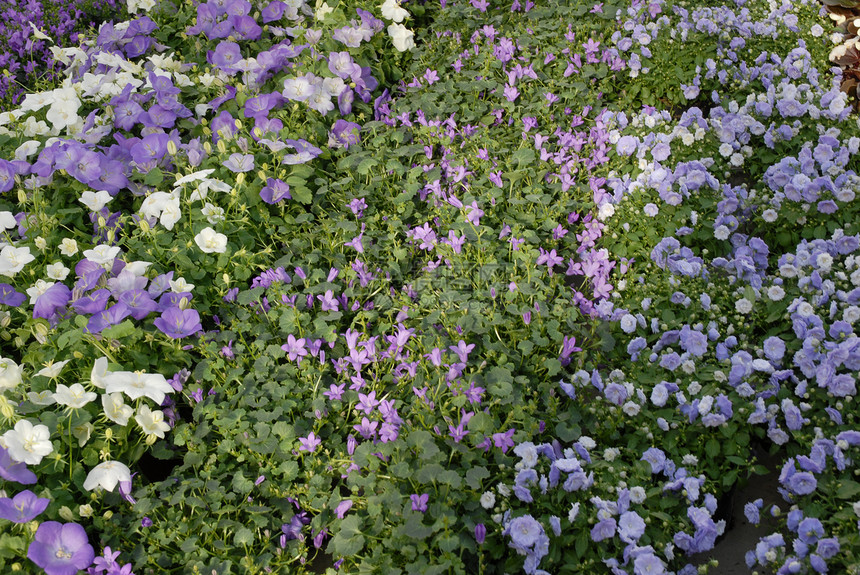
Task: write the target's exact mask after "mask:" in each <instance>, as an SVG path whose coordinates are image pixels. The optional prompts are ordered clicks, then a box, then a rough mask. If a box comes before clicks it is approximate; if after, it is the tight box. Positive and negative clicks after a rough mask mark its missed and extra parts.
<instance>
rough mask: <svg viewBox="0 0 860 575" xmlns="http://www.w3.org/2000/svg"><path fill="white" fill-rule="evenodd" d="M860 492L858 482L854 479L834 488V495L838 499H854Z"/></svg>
mask: <svg viewBox="0 0 860 575" xmlns="http://www.w3.org/2000/svg"><path fill="white" fill-rule="evenodd" d="M858 494H860V483H857V482H856V481H850V480H849V481H845V482H843V483H842V485H840V486H839V487H838V488H837V489H836V497H838V498H839V499H854V497H855V496H856V495H858Z"/></svg>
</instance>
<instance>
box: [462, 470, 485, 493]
mask: <svg viewBox="0 0 860 575" xmlns="http://www.w3.org/2000/svg"><path fill="white" fill-rule="evenodd" d="M489 476H490V472H489V471H487V468H486V467H473V468H471V469H470V470H469V471H467V472H466V485H468V486H469V487H471V488H472V489H475V490H478V489H481V480H483V479H486V478H487V477H489Z"/></svg>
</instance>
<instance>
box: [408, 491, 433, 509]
mask: <svg viewBox="0 0 860 575" xmlns="http://www.w3.org/2000/svg"><path fill="white" fill-rule="evenodd" d="M409 499H411V500H412V511H418V512H420V513H424V512H425V511H427V502H428V501H430V494H429V493H422V494H421V495H418V494H417V493H416V494H413V495H410V496H409Z"/></svg>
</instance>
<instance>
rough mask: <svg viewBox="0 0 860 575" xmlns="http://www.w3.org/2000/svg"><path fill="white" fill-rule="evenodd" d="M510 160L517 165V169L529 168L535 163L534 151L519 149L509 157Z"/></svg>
mask: <svg viewBox="0 0 860 575" xmlns="http://www.w3.org/2000/svg"><path fill="white" fill-rule="evenodd" d="M511 158H512V159H513V160H514V161H515V162H516V163H517V168H521V167H523V166H530V165H532V164H534V161H535V151H534V150H533V149H531V148H520V149H519V150H517V151H516V152H514V153H513V154H512V155H511Z"/></svg>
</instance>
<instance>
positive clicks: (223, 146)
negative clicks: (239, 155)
mask: <svg viewBox="0 0 860 575" xmlns="http://www.w3.org/2000/svg"><path fill="white" fill-rule="evenodd" d="M216 147H217V148H218V151H219V152H221V153H222V154H223V153H225V152H226V151H227V144H225V143H224V140H218V144H216Z"/></svg>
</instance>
